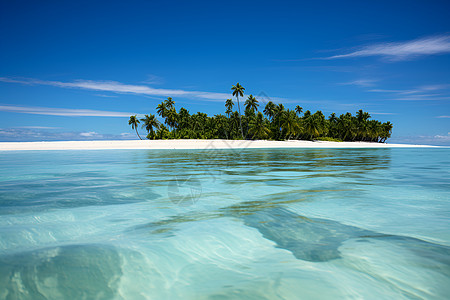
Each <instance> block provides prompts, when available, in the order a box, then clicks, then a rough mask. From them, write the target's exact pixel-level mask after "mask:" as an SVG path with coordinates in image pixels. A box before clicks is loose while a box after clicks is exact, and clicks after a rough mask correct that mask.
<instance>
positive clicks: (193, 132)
mask: <svg viewBox="0 0 450 300" xmlns="http://www.w3.org/2000/svg"><path fill="white" fill-rule="evenodd" d="M244 90H245V89H244V88H243V87H242V86H241V85H240V84H239V83H238V84H236V85H234V86H233V87H232V91H233V93H232V95H233V96H236V98H237V104H238V105H237V108H238V109H237V110H233V108H234V105H235V103H234V102H233V100H232V99H227V100H226V101H225V108H226V110H225V115H222V114H218V115H215V116H213V117H209V116H208V115H207V114H205V113H202V112H197V113H196V114H190V113H189V111H188V110H187V109H185V108H184V107H182V108H180V109H179V110H178V112H177V110H176V109H175V101H173V100H172V98H170V97H169V98H168V99H167V100H165V101H163V102H162V103H160V104H158V106H157V107H156V112H157V114H158V115H159V116H160V117H162V118H163V119H164V124H162V123H161V122H160V121H158V119H157V118H156V116H155V115H152V114H149V115H145V118H142V119H140V120H139V119H138V118H137V116H131V117H130V120H129V122H128V124H129V125H131V126H132V128H133V129H135V130H136V134H137V135H138V136H139V133H138V131H137V127H138V126H139V125H138V124H139V123H140V121H142V127H143V128H145V129H146V130H147V132H148V134H147V138H148V139H151V140H153V139H233V140H237V139H270V140H289V139H300V140H331V141H333V140H334V141H367V142H380V143H383V142H385V141H386V139H388V138H389V137H391V133H392V127H393V125H392V123H391V122H385V123H381V122H380V121H377V120H371V119H370V118H371V116H370V114H369V113H367V112H364V111H362V110H359V111H358V112H356V115H355V116H353V115H352V114H351V113H349V112H348V113H346V114H342V115H340V116H339V117H337V116H336V114H335V113H332V114H331V115H330V116H329V117H328V118H326V117H325V116H324V114H323V113H322V112H321V111H316V112H315V113H311V112H310V111H309V110H307V111H305V112H303V108H302V107H300V106H299V105H297V106H296V107H295V109H294V110H290V109H285V108H284V106H283V104H275V103H273V102H272V101H269V102H268V103H267V104H266V105H265V107H264V108H260V107H259V103H258V100H256V98H255V97H254V96H253V95H250V96H248V98H247V100H246V101H245V104H244V109H245V110H244V114H243V115H241V113H240V112H241V109H240V103H239V97H243V96H244ZM261 109H262V112H261V111H260V110H261ZM139 138H141V137H140V136H139Z"/></svg>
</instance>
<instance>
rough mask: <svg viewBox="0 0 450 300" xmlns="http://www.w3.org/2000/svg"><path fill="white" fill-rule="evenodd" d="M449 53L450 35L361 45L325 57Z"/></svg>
mask: <svg viewBox="0 0 450 300" xmlns="http://www.w3.org/2000/svg"><path fill="white" fill-rule="evenodd" d="M445 53H450V36H449V35H442V36H431V37H426V38H421V39H416V40H412V41H407V42H396V43H380V44H374V45H369V46H365V47H362V48H361V49H360V50H357V51H354V52H350V53H347V54H341V55H334V56H330V57H327V58H325V59H337V58H347V57H365V56H382V57H385V58H388V59H390V60H408V59H412V58H415V57H419V56H424V55H436V54H445Z"/></svg>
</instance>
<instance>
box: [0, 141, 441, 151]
mask: <svg viewBox="0 0 450 300" xmlns="http://www.w3.org/2000/svg"><path fill="white" fill-rule="evenodd" d="M406 147H437V146H427V145H407V144H381V143H367V142H340V143H338V142H323V141H316V142H312V141H299V140H292V141H265V140H258V141H247V140H246V141H243V140H142V141H141V140H116V141H61V142H1V143H0V151H15V150H107V149H111V150H112V149H237V148H406Z"/></svg>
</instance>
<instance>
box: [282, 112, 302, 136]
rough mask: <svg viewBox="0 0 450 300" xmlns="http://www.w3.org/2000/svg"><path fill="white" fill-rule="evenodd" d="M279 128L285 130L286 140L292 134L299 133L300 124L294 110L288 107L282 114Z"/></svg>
mask: <svg viewBox="0 0 450 300" xmlns="http://www.w3.org/2000/svg"><path fill="white" fill-rule="evenodd" d="M281 128H282V129H283V130H284V131H285V132H286V136H287V138H288V140H289V139H291V136H292V135H293V134H296V133H300V124H299V122H298V119H297V115H296V114H295V111H293V110H289V109H288V110H287V111H286V112H285V113H284V114H283V117H282V123H281Z"/></svg>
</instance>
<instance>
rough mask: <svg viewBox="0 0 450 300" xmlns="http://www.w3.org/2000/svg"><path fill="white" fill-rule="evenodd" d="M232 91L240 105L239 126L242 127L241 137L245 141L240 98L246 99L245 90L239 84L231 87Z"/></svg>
mask: <svg viewBox="0 0 450 300" xmlns="http://www.w3.org/2000/svg"><path fill="white" fill-rule="evenodd" d="M231 90H232V91H233V96H236V98H237V103H238V109H239V126H240V127H241V135H242V139H244V131H243V130H242V118H241V106H240V104H239V96H241V97H244V91H245V88H244V87H243V86H242V85H240V84H239V82H238V83H236V85H233V86H232V87H231Z"/></svg>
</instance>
